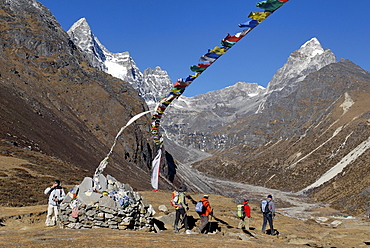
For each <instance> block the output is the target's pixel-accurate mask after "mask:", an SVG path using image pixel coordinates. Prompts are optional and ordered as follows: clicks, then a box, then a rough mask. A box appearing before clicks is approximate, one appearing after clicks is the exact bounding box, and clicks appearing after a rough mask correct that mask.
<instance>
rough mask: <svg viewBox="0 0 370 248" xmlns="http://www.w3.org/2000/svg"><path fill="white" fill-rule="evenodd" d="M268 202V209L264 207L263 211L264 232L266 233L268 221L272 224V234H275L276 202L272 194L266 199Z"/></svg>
mask: <svg viewBox="0 0 370 248" xmlns="http://www.w3.org/2000/svg"><path fill="white" fill-rule="evenodd" d="M265 201H266V203H267V209H266V208H265V209H266V210H265V209H262V213H263V224H262V233H265V230H266V225H267V222H268V223H269V225H270V234H271V235H274V233H275V230H274V225H273V221H272V219H273V217H274V216H275V204H274V202H273V201H272V195H268V196H267V199H266V200H265Z"/></svg>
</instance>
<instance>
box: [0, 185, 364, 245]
mask: <svg viewBox="0 0 370 248" xmlns="http://www.w3.org/2000/svg"><path fill="white" fill-rule="evenodd" d="M140 193H142V195H143V196H144V198H145V199H146V200H147V201H148V202H149V203H150V204H152V205H153V207H154V209H155V210H156V212H157V213H156V214H155V217H159V216H161V215H165V214H167V213H163V212H161V211H159V210H158V206H159V205H165V206H166V207H167V208H168V209H169V212H172V211H174V210H173V208H171V206H170V204H169V198H170V192H168V191H158V192H153V191H144V192H140ZM188 195H189V199H190V200H189V201H188V202H189V207H190V209H189V211H188V215H189V216H191V217H193V219H194V220H195V221H198V219H199V217H198V216H197V214H196V213H195V211H194V206H193V202H194V201H198V200H199V198H200V197H201V196H202V194H197V193H191V194H188ZM191 199H192V200H194V201H191ZM209 200H210V203H211V206H212V207H213V209H214V212H215V215H214V218H212V219H211V222H212V225H213V226H214V227H216V226H217V227H218V230H217V231H214V232H213V233H212V234H191V235H186V234H183V232H181V231H180V233H177V234H174V233H173V231H172V225H167V226H165V227H166V228H167V229H166V230H162V231H160V232H159V233H147V232H142V231H120V230H112V229H104V228H101V229H78V230H73V229H61V228H59V227H48V228H47V227H45V226H44V220H45V212H46V205H43V206H32V207H21V208H10V207H0V247H103V246H104V247H126V246H129V247H168V246H170V247H307V246H309V247H369V246H370V220H369V219H368V218H362V217H356V218H355V217H347V216H344V215H340V214H338V213H337V212H336V211H335V210H333V209H330V208H327V207H319V208H317V209H311V210H309V211H308V212H306V210H303V211H304V212H306V213H305V215H304V216H310V217H309V218H308V219H307V220H302V219H297V218H293V217H289V216H286V215H284V214H281V213H279V208H280V206H279V205H278V204H277V206H276V207H277V211H278V214H277V215H276V218H275V219H274V225H275V228H276V229H277V230H278V231H279V235H278V236H270V235H266V234H262V233H261V231H260V230H261V224H262V218H261V214H260V212H259V208H258V204H256V203H257V202H252V203H251V210H252V221H251V229H250V230H249V231H246V230H244V231H243V230H240V229H237V224H238V221H239V220H238V218H236V216H235V211H236V203H235V202H233V199H231V198H227V197H223V196H220V195H210V198H209ZM196 224H197V225H198V224H199V223H198V222H196ZM193 230H195V229H193Z"/></svg>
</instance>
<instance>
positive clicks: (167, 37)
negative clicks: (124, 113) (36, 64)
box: [39, 0, 370, 96]
mask: <svg viewBox="0 0 370 248" xmlns="http://www.w3.org/2000/svg"><path fill="white" fill-rule="evenodd" d="M39 2H41V3H42V4H43V5H45V6H46V7H47V8H49V9H50V10H51V12H52V14H53V15H54V16H55V17H56V19H57V20H58V21H59V23H60V24H61V26H62V27H63V28H64V29H65V30H68V29H69V28H70V27H71V26H72V24H73V23H74V22H76V21H77V20H79V19H80V18H82V17H85V18H86V20H87V22H88V23H89V25H90V27H91V29H92V32H93V33H94V35H95V36H96V37H98V39H99V40H100V42H101V43H102V44H103V45H104V46H105V47H106V48H107V49H108V50H109V51H111V52H124V51H128V52H129V53H130V54H131V56H132V58H133V59H134V61H135V62H136V64H137V66H138V67H139V68H140V70H141V71H144V70H145V69H146V68H148V67H149V68H154V67H156V66H160V67H161V68H162V69H163V70H166V71H167V72H168V74H169V76H170V77H171V79H172V81H173V82H175V81H176V79H177V78H181V77H184V78H185V77H187V76H188V75H189V74H192V72H191V71H190V69H189V67H190V66H191V65H196V64H197V63H199V58H200V56H202V55H203V54H205V53H206V52H207V51H208V49H212V48H213V47H215V46H218V45H219V43H220V41H221V39H222V38H224V37H225V36H226V34H227V33H230V34H231V35H234V34H235V33H237V32H239V31H241V30H242V29H240V28H239V27H238V23H243V22H245V21H247V20H248V18H247V16H248V14H249V13H250V12H251V11H255V12H258V11H261V9H259V8H257V7H256V6H255V5H256V3H257V2H259V1H258V0H257V1H255V0H244V1H242V0H232V1H224V0H223V1H221V0H213V1H199V0H197V1H195V0H188V1H169V0H158V1H153V0H143V1H140V0H136V1H125V0H41V1H39ZM369 9H370V1H369V0H358V1H349V0H290V1H289V2H287V3H286V4H285V5H284V6H282V7H281V8H280V9H278V10H277V11H276V12H275V13H273V14H272V15H271V16H270V17H268V18H267V19H266V20H264V21H263V22H262V23H261V24H260V25H259V26H257V27H256V28H255V29H254V30H252V32H250V33H249V34H248V35H247V36H245V37H244V38H243V39H242V40H241V41H239V42H238V43H237V44H236V45H235V46H233V47H232V48H231V49H230V50H229V51H228V52H227V53H226V54H224V55H223V56H222V57H221V58H220V59H218V60H217V61H216V62H215V63H214V64H212V65H211V66H210V67H209V68H208V69H207V70H206V71H205V72H204V73H202V75H200V76H199V77H198V78H197V79H196V80H195V81H194V82H193V83H192V84H191V85H190V86H188V87H187V89H186V91H185V93H184V95H185V96H194V95H198V94H202V93H205V92H208V91H212V90H218V89H222V88H224V87H227V86H230V85H233V84H235V83H236V82H239V81H242V82H249V83H258V84H260V85H262V86H264V87H266V86H267V84H268V82H269V81H270V80H271V78H272V76H273V75H274V73H275V72H276V71H277V70H278V69H279V68H280V67H282V66H283V65H284V63H285V62H286V61H287V58H288V56H289V55H290V53H292V52H293V51H295V50H297V49H299V48H300V46H301V45H303V44H304V43H305V42H306V41H308V40H310V39H311V38H312V37H316V38H318V40H319V41H320V43H321V44H322V46H323V48H329V49H331V50H332V51H333V53H334V54H335V55H336V56H337V59H338V60H339V59H340V58H345V59H349V60H351V61H353V62H354V63H355V64H357V65H359V66H361V67H362V68H363V69H365V70H367V71H370V45H369V44H370V30H369V29H370V18H369V16H368V15H369V14H368V10H369Z"/></svg>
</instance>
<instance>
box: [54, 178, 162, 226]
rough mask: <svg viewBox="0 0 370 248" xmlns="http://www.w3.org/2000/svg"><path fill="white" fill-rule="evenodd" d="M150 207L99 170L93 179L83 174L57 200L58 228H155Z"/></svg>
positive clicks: (130, 190)
mask: <svg viewBox="0 0 370 248" xmlns="http://www.w3.org/2000/svg"><path fill="white" fill-rule="evenodd" d="M154 214H155V211H154V209H153V207H152V206H151V205H150V204H148V202H147V201H146V200H145V199H144V198H143V197H142V196H141V194H140V193H136V192H134V191H133V190H132V188H131V186H130V185H128V184H122V183H120V182H118V181H117V180H116V179H115V178H114V177H112V176H110V175H107V177H105V176H104V175H102V174H100V175H99V176H98V178H96V179H95V180H93V179H92V178H90V177H85V178H84V180H83V181H82V183H81V184H80V185H76V186H75V187H74V188H73V189H72V190H71V191H70V192H68V194H67V195H66V197H65V199H64V200H63V201H62V203H61V204H60V213H59V219H60V224H61V225H60V226H61V227H62V228H72V229H86V228H111V229H120V230H126V229H127V230H143V231H148V232H152V231H156V228H157V227H156V226H155V224H154V220H153V215H154Z"/></svg>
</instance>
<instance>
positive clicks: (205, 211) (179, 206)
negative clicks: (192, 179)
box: [171, 186, 213, 234]
mask: <svg viewBox="0 0 370 248" xmlns="http://www.w3.org/2000/svg"><path fill="white" fill-rule="evenodd" d="M185 191H186V187H185V186H181V187H180V188H179V190H178V191H174V192H172V197H171V204H172V205H173V206H174V207H175V209H176V216H175V223H174V231H175V232H178V231H179V221H180V217H181V219H182V221H181V222H182V223H183V224H184V227H185V233H186V234H191V233H192V231H191V230H190V229H189V225H188V216H187V211H188V210H189V206H188V204H187V203H186V197H185ZM208 197H209V196H208V195H204V196H203V198H202V199H201V200H200V203H201V206H202V208H201V210H200V211H199V212H198V214H199V217H200V221H201V224H200V226H199V227H198V231H199V233H203V232H204V229H205V227H206V226H207V224H208V222H209V216H213V210H212V208H211V204H210V203H209V201H208Z"/></svg>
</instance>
